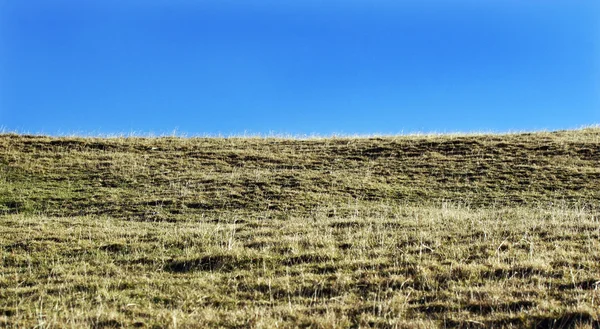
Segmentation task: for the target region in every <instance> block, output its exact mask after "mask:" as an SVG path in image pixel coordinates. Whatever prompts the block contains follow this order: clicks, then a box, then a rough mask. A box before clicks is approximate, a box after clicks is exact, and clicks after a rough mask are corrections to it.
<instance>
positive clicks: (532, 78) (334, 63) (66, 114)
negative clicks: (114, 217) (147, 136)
mask: <svg viewBox="0 0 600 329" xmlns="http://www.w3.org/2000/svg"><path fill="white" fill-rule="evenodd" d="M597 123H600V1H598V0H589V1H583V0H581V1H567V0H564V1H551V0H544V1H516V0H514V1H513V0H505V1H494V0H490V1H475V0H471V1H469V0H455V1H452V0H446V1H441V0H440V1H434V0H420V1H417V0H414V1H391V0H362V1H357V0H347V1H341V0H321V1H317V0H298V1H293V0H291V1H276V0H253V1H241V0H240V1H235V0H230V1H223V0H219V1H217V0H214V1H209V0H204V1H203V0H198V1H192V0H154V1H152V0H150V1H142V0H130V1H117V0H103V1H80V0H54V1H46V0H28V1H22V0H0V127H3V128H4V130H10V131H15V130H16V131H20V132H30V133H47V134H68V133H85V134H110V133H129V132H137V133H155V134H162V133H170V132H172V131H173V130H175V129H177V131H178V132H180V133H186V134H190V135H194V134H219V133H220V134H225V135H227V134H235V133H243V132H248V133H269V132H276V133H290V134H312V133H317V134H331V133H345V134H354V133H358V134H368V133H384V134H393V133H400V132H415V131H423V132H429V131H437V132H451V131H482V130H483V131H508V130H537V129H562V128H576V127H579V126H581V125H588V124H597Z"/></svg>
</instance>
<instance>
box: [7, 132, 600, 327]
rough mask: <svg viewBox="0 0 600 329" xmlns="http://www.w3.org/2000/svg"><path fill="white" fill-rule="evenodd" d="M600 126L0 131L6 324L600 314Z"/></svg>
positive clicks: (486, 323)
mask: <svg viewBox="0 0 600 329" xmlns="http://www.w3.org/2000/svg"><path fill="white" fill-rule="evenodd" d="M599 215H600V128H587V129H581V130H575V131H560V132H540V133H521V134H507V135H485V134H483V135H452V136H445V135H436V136H433V135H432V136H398V137H382V138H345V137H337V138H315V139H306V140H300V139H285V138H173V137H168V138H75V137H61V138H53V137H44V136H23V135H15V134H5V135H0V253H1V258H0V326H8V327H23V326H24V327H33V326H36V325H39V326H40V327H73V328H80V327H95V328H100V327H131V326H135V327H148V328H150V327H184V328H185V327H198V328H201V327H206V326H210V327H250V328H254V327H261V328H271V327H314V328H327V327H356V328H358V327H365V328H368V327H377V328H431V327H446V328H449V327H461V328H503V327H504V328H511V327H513V328H515V327H527V328H536V327H537V328H571V327H579V328H598V327H599V326H600V322H598V321H599V320H600V319H599V316H600V314H599V311H598V310H599V309H600V217H599Z"/></svg>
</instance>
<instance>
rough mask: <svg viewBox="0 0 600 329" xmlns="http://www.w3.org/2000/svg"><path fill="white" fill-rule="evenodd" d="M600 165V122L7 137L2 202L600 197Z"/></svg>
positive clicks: (263, 205) (276, 205) (0, 157)
mask: <svg viewBox="0 0 600 329" xmlns="http://www.w3.org/2000/svg"><path fill="white" fill-rule="evenodd" d="M599 162H600V129H586V130H580V131H564V132H554V133H536V134H515V135H481V136H455V137H448V136H430V137H392V138H371V139H351V138H335V139H316V140H286V139H260V138H254V139H237V138H230V139H216V138H215V139H211V138H209V139H181V138H159V139H147V138H115V139H95V138H91V139H83V138H48V137H30V136H17V135H3V136H0V165H1V166H2V167H1V168H2V171H1V173H2V174H1V176H0V180H1V181H2V187H1V188H0V209H2V210H1V211H3V212H4V213H36V212H42V213H44V214H51V215H59V216H72V215H87V214H94V215H100V214H105V215H111V216H115V217H119V218H124V217H127V218H137V219H140V218H148V217H149V214H155V215H154V216H155V217H157V218H156V219H165V220H173V221H175V220H185V219H187V218H189V217H190V216H193V215H197V214H202V213H206V212H207V211H217V212H221V211H224V210H225V211H231V210H244V211H248V212H256V211H264V210H270V211H280V212H282V213H283V214H285V215H289V214H291V213H294V214H305V213H309V212H310V211H311V210H312V209H314V208H315V207H318V206H322V205H329V204H332V205H339V204H347V203H356V202H361V203H369V202H377V203H380V202H385V203H400V204H423V203H425V204H431V203H435V202H439V201H442V200H446V201H451V202H455V203H461V204H466V205H472V206H492V205H507V204H508V205H515V204H519V205H535V204H540V203H547V202H556V201H564V202H567V203H569V204H591V205H597V204H598V201H599V200H600V165H599ZM149 219H152V218H149Z"/></svg>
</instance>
